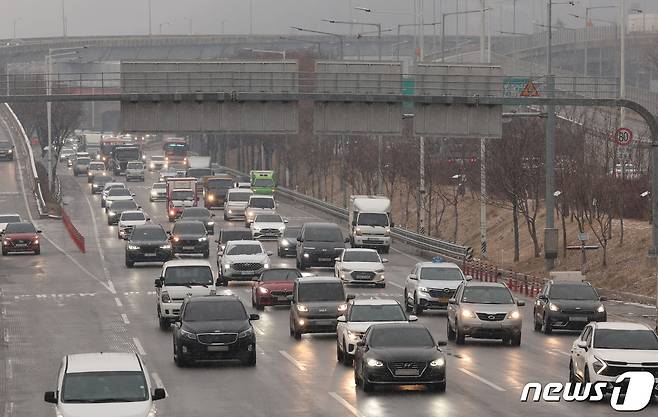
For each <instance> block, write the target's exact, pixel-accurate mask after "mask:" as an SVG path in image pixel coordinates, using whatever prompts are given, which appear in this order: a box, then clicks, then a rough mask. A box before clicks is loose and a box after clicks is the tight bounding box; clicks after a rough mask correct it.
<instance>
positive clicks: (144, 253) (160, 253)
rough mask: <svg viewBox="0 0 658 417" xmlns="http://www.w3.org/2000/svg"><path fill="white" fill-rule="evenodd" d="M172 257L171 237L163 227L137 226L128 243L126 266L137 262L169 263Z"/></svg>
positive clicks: (151, 225)
mask: <svg viewBox="0 0 658 417" xmlns="http://www.w3.org/2000/svg"><path fill="white" fill-rule="evenodd" d="M171 257H172V251H171V243H169V235H167V233H166V232H165V231H164V229H163V228H162V226H160V225H155V224H144V225H137V226H135V227H134V228H133V231H132V233H131V234H130V237H129V238H128V242H127V243H126V266H127V267H128V268H132V267H133V266H135V262H167V261H168V260H170V259H171Z"/></svg>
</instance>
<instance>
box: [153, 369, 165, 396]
mask: <svg viewBox="0 0 658 417" xmlns="http://www.w3.org/2000/svg"><path fill="white" fill-rule="evenodd" d="M151 378H153V382H155V387H156V388H162V389H163V390H165V394H167V396H169V393H168V392H167V388H165V386H164V384H163V383H162V379H161V378H160V375H158V373H157V372H151Z"/></svg>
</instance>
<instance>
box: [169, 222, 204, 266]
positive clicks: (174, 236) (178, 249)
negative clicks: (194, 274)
mask: <svg viewBox="0 0 658 417" xmlns="http://www.w3.org/2000/svg"><path fill="white" fill-rule="evenodd" d="M171 247H172V250H173V252H174V253H189V254H202V255H203V257H204V258H207V257H209V256H210V243H209V242H208V233H207V232H206V227H205V226H204V224H203V223H202V222H200V221H198V220H188V221H184V220H179V221H177V222H176V224H174V227H173V228H172V229H171Z"/></svg>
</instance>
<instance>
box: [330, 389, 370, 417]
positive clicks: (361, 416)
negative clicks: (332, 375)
mask: <svg viewBox="0 0 658 417" xmlns="http://www.w3.org/2000/svg"><path fill="white" fill-rule="evenodd" d="M329 395H330V396H331V398H333V399H334V400H336V401H338V403H340V405H342V406H343V407H345V408H346V409H347V411H349V412H350V413H352V414H353V415H355V416H356V417H365V414H362V413H361V412H360V411H359V410H358V409H357V408H356V407H354V406H353V405H352V404H350V403H349V402H347V400H346V399H345V398H343V397H341V396H340V395H338V394H336V393H335V392H330V393H329Z"/></svg>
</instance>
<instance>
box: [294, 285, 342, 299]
mask: <svg viewBox="0 0 658 417" xmlns="http://www.w3.org/2000/svg"><path fill="white" fill-rule="evenodd" d="M297 297H298V300H299V301H300V302H302V303H305V302H312V301H342V300H345V291H344V290H343V284H341V283H340V282H335V283H334V282H309V283H304V284H300V285H299V287H298V290H297Z"/></svg>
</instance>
